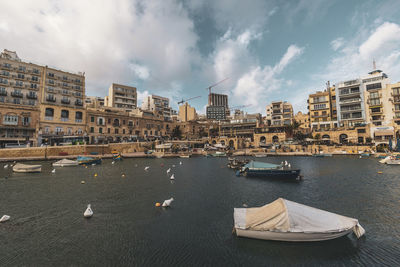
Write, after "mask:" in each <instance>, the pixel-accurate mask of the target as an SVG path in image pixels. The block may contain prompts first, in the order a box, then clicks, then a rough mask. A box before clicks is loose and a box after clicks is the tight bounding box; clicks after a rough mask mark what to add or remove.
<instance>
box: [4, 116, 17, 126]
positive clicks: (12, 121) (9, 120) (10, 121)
mask: <svg viewBox="0 0 400 267" xmlns="http://www.w3.org/2000/svg"><path fill="white" fill-rule="evenodd" d="M3 124H5V125H18V116H17V115H4V118H3Z"/></svg>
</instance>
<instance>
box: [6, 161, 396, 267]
mask: <svg viewBox="0 0 400 267" xmlns="http://www.w3.org/2000/svg"><path fill="white" fill-rule="evenodd" d="M256 160H259V161H265V162H271V163H280V162H281V161H283V160H287V161H288V162H289V163H291V165H292V167H295V168H296V167H297V168H300V169H301V173H302V175H303V176H304V180H303V181H301V182H292V181H279V180H274V179H262V178H245V177H237V176H236V175H235V172H234V171H233V170H231V169H228V168H227V167H226V164H227V158H206V157H193V158H188V159H186V158H185V159H181V158H171V159H124V160H123V161H121V162H115V164H111V162H112V161H111V160H104V161H103V163H102V164H101V165H96V166H89V167H87V168H85V167H83V166H77V167H64V168H56V172H55V173H52V172H51V171H52V169H53V167H51V162H50V161H44V162H34V164H42V165H43V168H42V173H38V174H23V173H12V171H11V168H7V169H4V168H3V166H4V165H5V163H4V164H1V165H0V216H2V215H3V214H7V215H10V216H11V220H10V221H8V222H6V223H2V224H0V266H20V265H25V266H26V265H28V266H50V265H53V266H54V265H58V266H66V265H68V266H71V265H73V266H77V265H80V266H81V265H85V266H86V265H92V266H93V265H96V266H102V265H107V266H111V265H113V266H115V265H134V266H268V265H274V266H277V265H307V266H320V265H342V266H343V265H346V266H352V265H366V266H377V265H378V266H379V265H388V266H399V265H400V252H399V251H400V223H399V222H400V166H393V165H392V166H389V165H383V164H380V163H378V160H377V159H375V158H359V157H351V156H334V157H325V158H319V157H268V158H257V159H256ZM180 161H181V162H182V165H180ZM32 163H33V162H32ZM173 165H175V167H174V166H173ZM146 166H149V167H150V168H149V169H148V171H145V170H144V168H145V167H146ZM168 168H171V172H170V174H167V173H166V170H167V169H168ZM378 172H382V174H379V173H378ZM96 174H97V175H96ZM171 174H174V176H175V180H174V181H171V180H170V179H169V176H170V175H171ZM81 181H85V183H84V184H82V183H81ZM171 197H173V198H174V202H172V205H171V207H170V208H161V207H155V203H156V202H161V203H162V202H163V201H164V200H165V199H169V198H171ZM279 197H283V198H286V199H288V200H292V201H296V202H299V203H302V204H305V205H309V206H312V207H316V208H320V209H324V210H327V211H331V212H335V213H338V214H341V215H344V216H349V217H353V218H357V219H358V220H359V221H360V224H361V225H362V226H363V227H364V228H365V230H366V235H365V236H364V237H362V238H361V239H360V240H358V239H356V237H355V236H354V235H348V236H346V237H342V238H338V239H335V240H331V241H323V242H311V243H288V242H276V241H263V240H255V239H247V238H238V237H236V236H235V235H233V234H232V228H233V208H234V207H243V205H244V204H245V205H247V206H248V207H253V206H261V205H264V204H267V203H269V202H271V201H274V200H275V199H277V198H279ZM87 204H91V207H92V209H93V212H94V215H93V217H92V218H90V219H85V218H84V217H83V212H84V211H85V209H86V207H87Z"/></svg>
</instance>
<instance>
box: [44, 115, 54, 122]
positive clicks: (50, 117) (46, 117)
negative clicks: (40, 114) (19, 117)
mask: <svg viewBox="0 0 400 267" xmlns="http://www.w3.org/2000/svg"><path fill="white" fill-rule="evenodd" d="M44 120H45V121H52V120H53V117H52V116H44Z"/></svg>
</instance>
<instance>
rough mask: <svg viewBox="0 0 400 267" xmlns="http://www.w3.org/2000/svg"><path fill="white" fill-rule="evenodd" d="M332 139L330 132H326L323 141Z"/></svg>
mask: <svg viewBox="0 0 400 267" xmlns="http://www.w3.org/2000/svg"><path fill="white" fill-rule="evenodd" d="M330 139H331V137H330V136H329V134H324V135H323V136H322V140H323V141H329V140H330Z"/></svg>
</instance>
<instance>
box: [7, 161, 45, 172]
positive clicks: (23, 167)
mask: <svg viewBox="0 0 400 267" xmlns="http://www.w3.org/2000/svg"><path fill="white" fill-rule="evenodd" d="M41 171H42V165H28V164H21V163H17V164H15V165H14V167H13V172H41Z"/></svg>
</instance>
